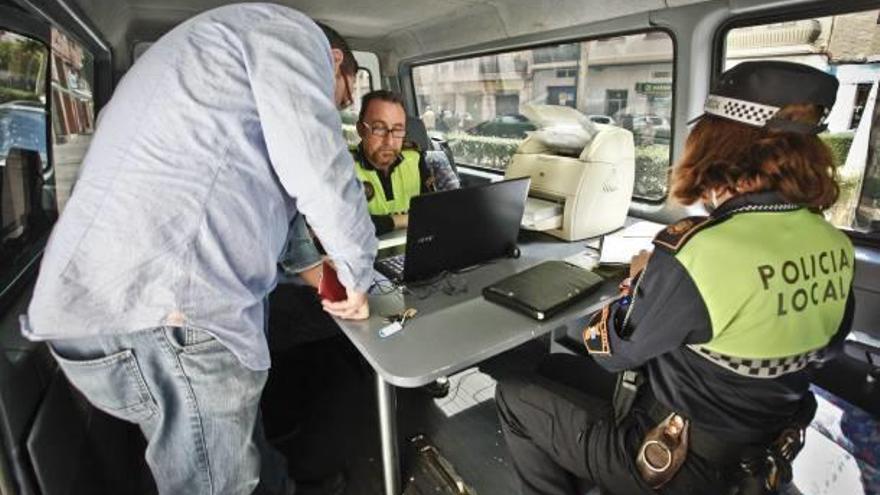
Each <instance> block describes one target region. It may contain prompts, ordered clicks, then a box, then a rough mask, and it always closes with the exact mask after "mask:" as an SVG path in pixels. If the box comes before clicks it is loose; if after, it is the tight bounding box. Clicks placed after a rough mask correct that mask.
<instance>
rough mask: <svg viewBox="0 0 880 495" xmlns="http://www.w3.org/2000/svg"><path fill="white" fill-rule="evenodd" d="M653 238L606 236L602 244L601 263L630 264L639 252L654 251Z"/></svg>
mask: <svg viewBox="0 0 880 495" xmlns="http://www.w3.org/2000/svg"><path fill="white" fill-rule="evenodd" d="M651 240H652V238H651V237H613V236H605V240H604V241H603V242H602V255H601V256H600V257H599V263H629V262H630V260H632V257H633V256H635V255H637V254H639V251H641V250H643V249H644V250H645V251H653V250H654V245H653V244H652V243H651Z"/></svg>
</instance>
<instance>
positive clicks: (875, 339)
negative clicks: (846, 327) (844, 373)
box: [843, 330, 880, 382]
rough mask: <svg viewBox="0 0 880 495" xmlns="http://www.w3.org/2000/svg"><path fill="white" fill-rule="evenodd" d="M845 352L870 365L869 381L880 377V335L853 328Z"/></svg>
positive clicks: (846, 342) (845, 345)
mask: <svg viewBox="0 0 880 495" xmlns="http://www.w3.org/2000/svg"><path fill="white" fill-rule="evenodd" d="M843 352H844V353H845V354H846V355H847V356H849V357H852V358H854V359H857V360H859V361H862V362H865V363H867V364H868V365H869V366H870V368H869V370H868V381H869V382H874V381H877V380H878V379H880V336H878V335H872V334H869V333H868V332H862V331H858V330H853V331H852V332H851V333H850V334H849V335H848V336H847V338H846V341H845V342H844V344H843Z"/></svg>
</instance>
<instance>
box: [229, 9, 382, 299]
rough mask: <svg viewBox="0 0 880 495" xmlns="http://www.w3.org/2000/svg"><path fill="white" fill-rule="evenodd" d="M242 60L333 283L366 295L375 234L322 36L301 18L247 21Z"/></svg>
mask: <svg viewBox="0 0 880 495" xmlns="http://www.w3.org/2000/svg"><path fill="white" fill-rule="evenodd" d="M245 41H246V43H245V45H246V46H245V47H244V48H245V53H246V56H245V59H246V60H245V61H246V64H247V68H248V73H249V77H250V80H251V87H252V89H253V93H254V99H255V101H256V106H257V111H258V113H259V118H260V126H261V128H262V132H263V137H264V140H265V143H266V148H267V150H268V153H269V157H270V159H271V162H272V166H273V167H274V169H275V172H276V174H277V175H278V179H279V181H280V182H281V184H282V186H283V187H284V189H285V190H286V191H287V193H288V194H289V195H290V196H291V197H293V198H295V199H296V206H297V209H298V210H300V211H301V212H302V213H304V214H305V215H306V216H308V218H309V223H310V225H311V226H312V228H313V229H314V230H315V233H316V234H317V236H318V237H319V238H320V239H321V243H322V245H323V246H324V248H325V249H326V250H327V253H328V254H329V255H330V257H331V258H332V259H333V260H334V262H335V265H336V268H337V271H338V273H339V279H340V281H341V282H342V283H343V284H344V285H345V286H346V287H347V288H348V289H349V290H350V291H356V292H360V293H363V292H366V291H367V290H368V289H369V287H370V285H371V283H372V278H373V270H372V265H373V258H374V257H375V253H376V238H375V234H374V229H373V224H372V222H370V219H369V215H368V214H367V205H366V203H365V202H364V201H363V191H362V189H361V186H360V184H359V183H358V181H357V180H355V174H354V163H353V162H352V159H351V155H350V154H349V152H348V149H347V146H346V144H345V142H344V140H343V137H342V131H341V122H340V119H339V114H338V111H337V109H336V105H335V102H334V99H333V88H334V76H333V65H332V61H331V55H330V49H329V45H328V42H327V40H326V39H325V38H324V35H323V33H322V32H321V31H320V30H319V29H318V27H317V26H315V24H314V23H313V22H311V21H310V20H308V19H307V18H305V17H304V16H301V17H300V16H297V17H290V18H284V19H280V20H278V21H273V22H265V23H262V24H259V25H256V26H254V28H253V29H252V30H251V31H250V32H249V33H248V35H247V37H246V39H245Z"/></svg>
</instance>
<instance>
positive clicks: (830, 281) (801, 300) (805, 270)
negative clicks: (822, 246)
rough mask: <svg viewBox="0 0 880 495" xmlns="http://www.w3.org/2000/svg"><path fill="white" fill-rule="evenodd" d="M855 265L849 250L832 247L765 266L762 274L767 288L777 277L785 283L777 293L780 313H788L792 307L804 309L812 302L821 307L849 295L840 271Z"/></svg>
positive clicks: (759, 270)
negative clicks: (833, 248) (847, 251)
mask: <svg viewBox="0 0 880 495" xmlns="http://www.w3.org/2000/svg"><path fill="white" fill-rule="evenodd" d="M851 266H852V265H851V260H850V259H849V256H848V255H847V253H846V251H844V250H843V249H840V250H839V251H837V250H828V251H822V252H820V253H818V254H816V253H813V254H810V255H808V256H801V257H800V258H797V259H794V260H786V261H784V262H782V263H781V264H780V265H778V266H773V265H761V266H759V267H758V275H759V276H760V277H761V283H762V284H763V285H764V290H765V291H766V290H770V285H771V283H772V282H773V281H774V279H777V278H779V279H781V280H782V281H783V282H785V284H786V286H785V287H784V288H783V290H782V291H780V292H778V293H777V294H776V300H777V315H778V316H784V315H786V314H788V312H789V311H790V310H794V311H796V312H800V311H803V310H804V309H805V308H806V307H807V306H808V305H810V304H812V305H813V306H818V305H819V304H824V303H825V302H828V301H837V300H839V299H842V298H844V297H846V291H845V290H844V289H845V287H844V285H843V276H842V275H841V274H840V271H841V270H843V269H844V268H850V267H851ZM811 281H812V282H811ZM777 282H778V280H777ZM774 285H775V284H774Z"/></svg>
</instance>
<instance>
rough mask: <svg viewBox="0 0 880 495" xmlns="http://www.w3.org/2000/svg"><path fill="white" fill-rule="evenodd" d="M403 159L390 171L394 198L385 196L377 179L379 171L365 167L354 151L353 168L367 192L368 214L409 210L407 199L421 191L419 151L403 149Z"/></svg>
mask: <svg viewBox="0 0 880 495" xmlns="http://www.w3.org/2000/svg"><path fill="white" fill-rule="evenodd" d="M401 156H402V157H403V159H402V160H401V162H400V163H398V164H397V166H396V167H394V171H392V172H391V186H392V188H393V190H394V199H392V200H389V199H388V198H386V197H385V190H384V189H382V181H381V180H379V172H378V171H376V170H374V169H366V168H364V166H363V164H362V163H361V162H360V161H358V155H357V154H356V153H354V169H355V172H356V173H357V177H358V180H359V181H361V182H362V183H363V185H364V190H365V192H366V194H367V207H368V209H369V210H370V215H390V214H392V213H405V212H407V211H409V200H410V199H411V198H412V197H413V196H418V195H419V192H420V191H421V175H420V174H419V158H420V155H419V152H418V151H413V150H403V151H402V152H401Z"/></svg>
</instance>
